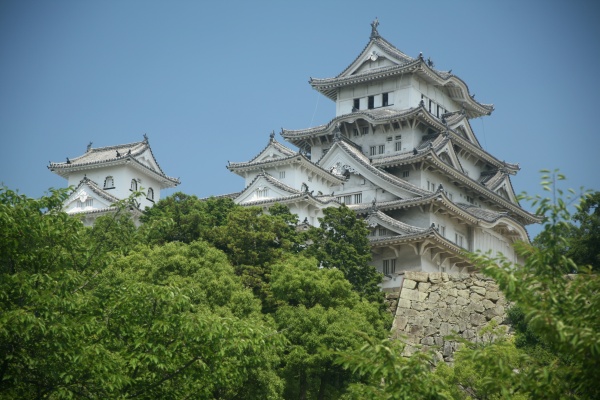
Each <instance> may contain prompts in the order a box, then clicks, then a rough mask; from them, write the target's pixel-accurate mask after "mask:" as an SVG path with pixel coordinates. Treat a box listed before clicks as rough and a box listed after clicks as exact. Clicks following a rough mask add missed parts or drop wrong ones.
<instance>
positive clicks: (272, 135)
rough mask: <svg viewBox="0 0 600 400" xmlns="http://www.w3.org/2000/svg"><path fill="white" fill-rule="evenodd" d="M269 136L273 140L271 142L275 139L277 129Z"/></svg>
mask: <svg viewBox="0 0 600 400" xmlns="http://www.w3.org/2000/svg"><path fill="white" fill-rule="evenodd" d="M269 138H270V140H271V142H273V141H275V131H274V130H273V131H271V134H270V135H269Z"/></svg>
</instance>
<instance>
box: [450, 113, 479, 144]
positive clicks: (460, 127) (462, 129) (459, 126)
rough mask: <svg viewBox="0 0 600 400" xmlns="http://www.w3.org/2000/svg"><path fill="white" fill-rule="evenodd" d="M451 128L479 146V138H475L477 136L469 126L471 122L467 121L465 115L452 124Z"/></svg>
mask: <svg viewBox="0 0 600 400" xmlns="http://www.w3.org/2000/svg"><path fill="white" fill-rule="evenodd" d="M451 129H452V130H454V131H455V132H456V133H457V134H458V135H459V136H460V137H462V138H463V139H466V140H468V141H469V142H471V143H472V144H474V145H475V146H477V147H479V148H481V145H480V144H479V140H477V136H475V133H474V132H473V129H472V128H471V124H470V123H469V120H468V119H467V117H466V116H463V118H461V119H460V120H459V121H458V122H457V123H456V124H453V125H452V126H451Z"/></svg>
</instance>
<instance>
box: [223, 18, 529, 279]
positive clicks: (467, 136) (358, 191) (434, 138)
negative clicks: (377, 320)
mask: <svg viewBox="0 0 600 400" xmlns="http://www.w3.org/2000/svg"><path fill="white" fill-rule="evenodd" d="M377 26H378V22H377V21H374V22H373V23H372V24H371V27H372V30H371V36H370V40H369V43H368V44H367V45H366V47H365V48H364V49H363V51H362V52H361V53H360V54H359V55H358V57H356V58H355V60H354V61H353V62H352V63H351V64H350V65H349V66H348V67H347V68H346V69H344V70H343V71H342V72H341V73H340V74H339V75H337V76H336V77H334V78H327V79H312V78H311V80H310V84H311V86H312V87H313V88H314V89H316V90H318V91H319V92H320V93H322V94H323V95H325V96H326V97H327V98H329V99H331V100H332V101H334V102H335V103H336V115H335V117H334V118H333V119H332V120H331V121H330V122H329V123H327V124H325V125H321V126H316V127H312V128H308V129H303V130H287V129H284V130H283V131H282V133H281V135H282V136H283V138H284V139H286V140H287V141H288V142H290V143H292V144H293V145H295V146H296V147H298V149H299V151H298V152H294V151H292V150H290V149H288V148H286V147H284V146H283V145H281V144H280V143H278V142H276V141H275V140H274V138H273V137H271V141H270V143H269V145H268V146H267V148H266V149H265V150H263V151H262V152H261V153H260V154H259V155H258V156H257V157H255V158H254V159H253V160H252V161H250V162H247V163H234V164H230V165H229V166H228V168H229V169H230V170H232V171H234V172H236V173H238V174H240V175H242V176H244V177H245V179H246V189H245V190H244V191H243V192H241V194H239V195H238V196H237V197H236V199H235V201H236V202H237V203H240V204H248V205H258V204H260V205H263V206H265V207H268V205H270V204H273V203H275V202H282V203H286V204H288V205H289V206H290V209H291V210H292V212H295V213H297V214H298V215H299V217H300V220H301V221H302V220H304V221H306V222H308V223H311V224H315V223H317V217H319V216H320V213H321V210H322V209H323V208H324V207H329V206H332V205H337V204H346V205H347V206H348V207H350V208H352V209H353V210H355V211H356V213H357V214H358V215H359V216H362V217H364V218H366V220H367V222H368V224H369V226H370V228H371V236H370V239H371V244H372V250H373V263H374V265H375V266H376V267H377V268H378V269H379V270H380V271H381V272H382V273H383V274H384V275H385V276H386V279H385V281H384V283H383V287H384V288H390V287H395V286H398V285H399V284H400V282H401V279H398V274H399V273H401V272H402V271H407V270H413V271H414V270H416V271H426V272H437V271H441V272H449V273H456V272H467V271H469V266H470V264H469V262H468V260H467V259H466V258H465V257H464V256H463V251H464V250H469V251H475V250H481V251H484V252H486V251H492V252H493V253H495V252H502V253H503V254H504V255H505V256H507V257H508V258H509V259H512V260H515V261H516V257H517V256H516V254H515V252H514V250H513V248H512V246H511V244H512V243H513V242H515V241H517V240H528V235H527V232H526V230H525V228H524V226H525V225H527V224H531V223H534V222H537V219H536V217H535V216H533V215H531V214H530V213H528V212H526V211H525V210H523V209H522V208H521V207H520V205H519V203H518V200H517V198H516V196H515V193H514V191H513V187H512V185H511V181H510V176H511V175H514V174H516V173H517V171H518V170H519V166H518V165H516V164H510V163H506V162H504V161H500V160H499V159H497V158H495V157H494V156H492V155H491V154H489V153H487V152H486V151H485V150H484V149H483V148H482V147H481V145H480V144H479V142H478V140H477V138H476V136H475V134H474V132H473V130H472V128H471V125H470V123H469V120H470V119H471V118H476V117H481V116H484V115H489V114H491V112H492V111H493V109H494V108H493V106H492V105H488V104H481V103H479V102H477V101H476V100H475V99H474V98H473V96H472V95H470V93H469V89H468V87H467V85H466V84H465V82H463V81H462V80H461V79H460V78H458V77H457V76H456V75H453V74H452V73H451V72H450V71H448V72H445V71H439V70H436V69H435V68H434V66H433V63H432V62H431V61H429V60H425V59H424V58H423V56H422V55H419V56H418V57H417V58H411V57H409V56H408V55H406V54H404V53H403V52H401V51H400V50H398V49H397V48H395V47H394V46H393V45H392V44H390V43H389V42H388V41H386V40H385V39H384V38H382V37H381V36H380V35H379V32H378V30H377Z"/></svg>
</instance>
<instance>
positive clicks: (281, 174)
mask: <svg viewBox="0 0 600 400" xmlns="http://www.w3.org/2000/svg"><path fill="white" fill-rule="evenodd" d="M279 179H285V171H279Z"/></svg>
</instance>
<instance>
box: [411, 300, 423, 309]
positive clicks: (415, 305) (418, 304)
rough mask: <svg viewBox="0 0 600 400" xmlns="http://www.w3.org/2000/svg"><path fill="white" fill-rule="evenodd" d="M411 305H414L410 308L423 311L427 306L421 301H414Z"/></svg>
mask: <svg viewBox="0 0 600 400" xmlns="http://www.w3.org/2000/svg"><path fill="white" fill-rule="evenodd" d="M411 303H412V304H411V306H410V308H412V309H413V310H417V311H423V310H425V309H426V308H425V304H426V303H423V302H420V301H413V302H411Z"/></svg>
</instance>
